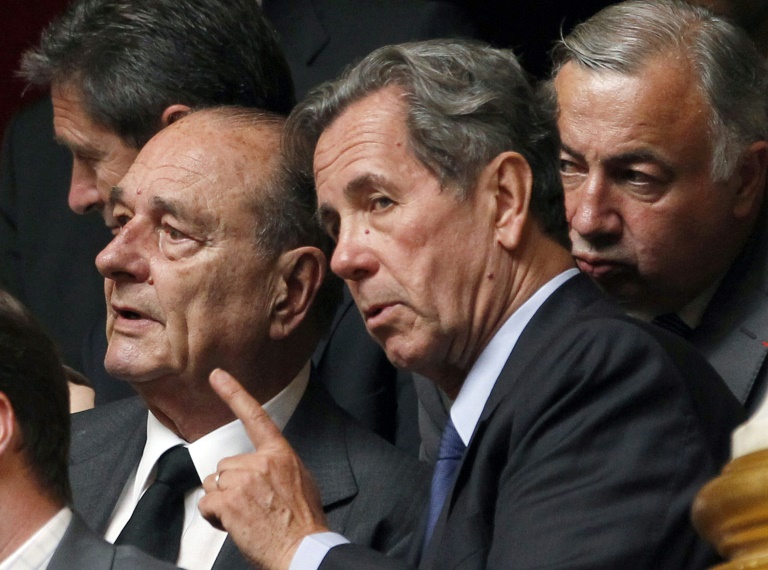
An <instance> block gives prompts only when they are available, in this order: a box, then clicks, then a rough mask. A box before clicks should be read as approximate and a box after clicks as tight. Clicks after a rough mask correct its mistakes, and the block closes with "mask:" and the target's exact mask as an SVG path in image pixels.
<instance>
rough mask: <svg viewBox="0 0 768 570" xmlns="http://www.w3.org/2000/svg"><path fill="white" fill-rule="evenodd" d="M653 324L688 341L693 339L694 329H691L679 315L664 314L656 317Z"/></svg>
mask: <svg viewBox="0 0 768 570" xmlns="http://www.w3.org/2000/svg"><path fill="white" fill-rule="evenodd" d="M651 322H652V323H653V324H654V325H657V326H660V327H661V328H663V329H667V330H668V331H669V332H672V333H675V334H676V335H678V336H681V337H683V338H684V339H686V340H687V339H689V338H691V334H692V333H693V329H692V328H691V327H689V326H688V325H687V324H686V323H685V321H684V320H683V319H681V318H680V317H679V316H678V315H677V313H664V314H663V315H659V316H657V317H654V318H653V320H652V321H651Z"/></svg>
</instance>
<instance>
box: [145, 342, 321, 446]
mask: <svg viewBox="0 0 768 570" xmlns="http://www.w3.org/2000/svg"><path fill="white" fill-rule="evenodd" d="M273 349H274V350H273V351H272V352H273V354H271V355H270V356H268V357H264V358H259V359H258V362H251V363H249V364H248V365H246V366H242V367H240V368H239V369H234V368H233V369H229V370H227V372H229V373H230V374H232V375H233V376H234V377H235V378H236V379H237V380H238V381H239V382H240V384H242V386H243V387H244V388H245V389H246V390H248V392H249V393H250V394H251V395H252V396H253V397H254V398H256V400H258V401H259V402H260V403H262V404H264V403H266V402H268V401H269V400H271V399H272V398H273V397H275V396H276V395H277V394H278V393H279V392H280V391H281V390H282V389H283V388H285V387H286V386H287V385H288V384H290V382H291V381H292V380H293V379H294V378H295V377H296V375H297V374H298V373H299V371H300V370H301V368H302V367H303V366H304V364H305V363H306V361H307V360H308V359H309V356H307V358H306V359H303V360H302V359H299V358H297V357H296V355H294V356H293V357H288V356H287V355H285V354H284V352H283V351H282V350H279V349H278V348H277V347H273ZM246 370H248V371H250V372H248V373H246V372H245V371H246ZM254 370H258V371H259V374H258V376H257V375H255V374H254V372H253V371H254ZM134 388H135V389H136V391H137V392H138V393H139V396H141V398H142V400H144V403H145V404H146V406H147V408H149V410H150V411H151V412H152V413H153V414H154V416H155V417H156V418H157V419H158V421H159V422H160V423H162V424H163V425H164V426H165V427H167V428H168V429H169V430H171V431H172V432H173V433H175V434H176V435H178V436H179V437H180V438H182V439H183V440H184V441H186V442H188V443H192V442H193V441H196V440H198V439H200V438H201V437H203V436H205V435H207V434H209V433H211V432H212V431H214V430H216V429H218V428H220V427H221V426H224V425H226V424H228V423H230V422H232V421H234V420H235V419H236V418H235V415H234V414H233V413H232V410H230V409H229V407H228V406H227V405H226V404H225V403H224V402H223V401H222V400H221V399H220V398H219V397H218V395H216V393H215V392H214V391H213V388H211V386H210V384H209V383H208V378H207V377H206V378H201V379H198V380H197V381H196V382H180V381H177V380H176V379H173V378H168V379H157V380H153V381H151V382H142V383H135V384H134Z"/></svg>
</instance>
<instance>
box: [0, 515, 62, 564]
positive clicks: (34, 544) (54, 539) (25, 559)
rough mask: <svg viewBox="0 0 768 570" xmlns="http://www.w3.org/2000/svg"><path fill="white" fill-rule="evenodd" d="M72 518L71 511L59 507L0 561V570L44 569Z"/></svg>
mask: <svg viewBox="0 0 768 570" xmlns="http://www.w3.org/2000/svg"><path fill="white" fill-rule="evenodd" d="M71 520H72V511H70V510H69V509H68V508H67V507H64V508H63V509H61V510H60V511H59V512H58V513H56V514H55V515H54V516H53V518H51V519H50V520H49V521H48V522H47V523H45V524H44V525H43V526H41V527H40V529H39V530H38V531H37V532H36V533H35V534H33V535H32V536H31V537H29V539H28V540H27V541H26V542H25V543H24V544H22V545H21V546H20V547H19V548H17V549H16V550H15V551H14V552H13V553H12V554H11V555H10V556H9V557H8V558H6V559H5V560H3V562H2V563H0V570H45V569H46V568H48V563H49V562H50V561H51V558H52V557H53V553H54V551H55V550H56V548H57V547H58V546H59V543H60V542H61V539H62V537H63V536H64V533H65V532H67V527H68V526H69V523H70V521H71Z"/></svg>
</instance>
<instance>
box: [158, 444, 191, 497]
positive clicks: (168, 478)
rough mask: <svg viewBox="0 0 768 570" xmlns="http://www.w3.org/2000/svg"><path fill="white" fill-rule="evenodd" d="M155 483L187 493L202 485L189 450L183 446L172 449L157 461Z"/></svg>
mask: <svg viewBox="0 0 768 570" xmlns="http://www.w3.org/2000/svg"><path fill="white" fill-rule="evenodd" d="M155 481H157V482H159V483H165V484H166V485H168V486H169V487H171V488H173V489H174V490H176V491H177V492H180V493H182V494H183V493H186V492H187V491H189V490H190V489H193V488H194V487H197V486H198V485H199V484H200V477H198V475H197V470H196V469H195V464H194V463H193V462H192V456H191V455H190V454H189V449H187V448H186V447H184V446H183V445H177V446H176V447H172V448H171V449H169V450H168V451H166V452H165V453H163V454H162V455H161V456H160V459H158V460H157V475H156V477H155Z"/></svg>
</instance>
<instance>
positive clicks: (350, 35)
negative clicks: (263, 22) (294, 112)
mask: <svg viewBox="0 0 768 570" xmlns="http://www.w3.org/2000/svg"><path fill="white" fill-rule="evenodd" d="M262 9H263V12H264V15H265V16H266V17H267V19H268V20H269V21H270V22H272V24H273V25H274V27H275V29H276V30H277V33H278V34H279V35H280V40H281V43H282V46H283V50H284V52H285V56H286V59H287V60H288V64H289V65H290V67H291V71H292V73H293V77H294V83H295V86H296V96H297V97H298V98H299V99H302V98H303V97H304V95H306V93H307V91H308V90H309V89H310V88H312V87H314V86H315V85H318V84H319V83H322V82H323V81H328V80H329V79H334V78H336V77H337V76H338V75H339V74H340V73H341V72H342V70H343V69H344V68H345V67H346V66H347V65H349V64H351V63H356V62H357V60H359V59H361V58H363V57H364V56H366V55H368V54H369V53H370V52H372V51H373V50H374V49H376V48H379V47H381V46H385V45H389V44H399V43H403V42H407V41H416V40H426V39H430V38H440V37H457V36H472V35H474V24H473V23H472V22H471V21H470V19H469V18H468V17H467V15H466V13H465V12H464V11H463V9H461V8H459V7H458V6H456V5H455V4H454V3H452V2H446V1H435V0H264V1H263V3H262Z"/></svg>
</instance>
